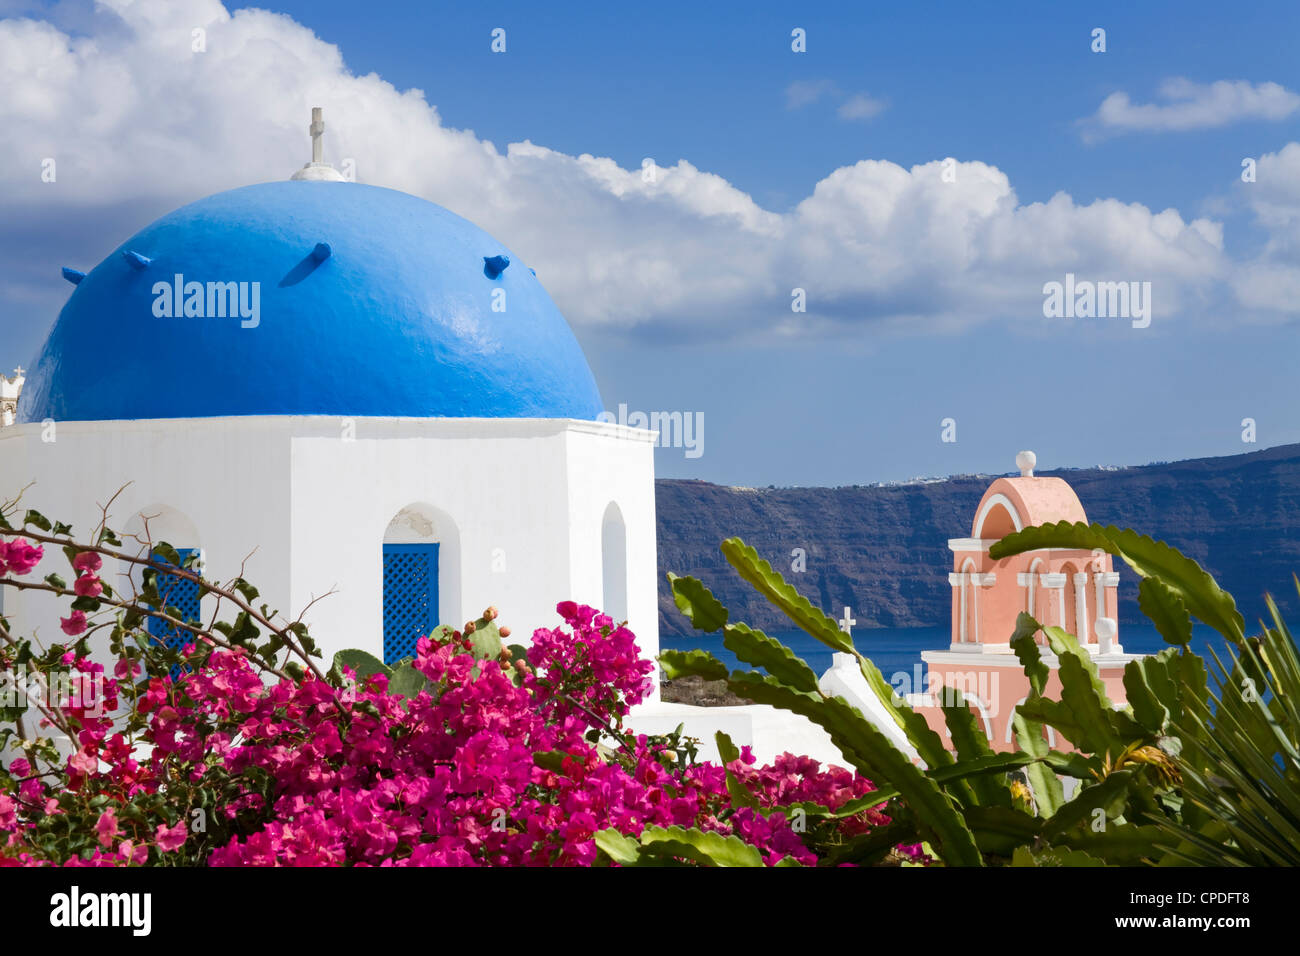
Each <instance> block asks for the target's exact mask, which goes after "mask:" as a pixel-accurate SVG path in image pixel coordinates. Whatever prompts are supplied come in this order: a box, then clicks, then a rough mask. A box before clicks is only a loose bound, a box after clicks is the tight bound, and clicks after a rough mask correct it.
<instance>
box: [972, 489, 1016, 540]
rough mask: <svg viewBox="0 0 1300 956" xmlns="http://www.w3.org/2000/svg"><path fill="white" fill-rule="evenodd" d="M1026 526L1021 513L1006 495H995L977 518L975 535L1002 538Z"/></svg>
mask: <svg viewBox="0 0 1300 956" xmlns="http://www.w3.org/2000/svg"><path fill="white" fill-rule="evenodd" d="M1023 528H1024V522H1023V521H1021V520H1020V513H1019V512H1018V511H1016V506H1015V505H1014V504H1012V503H1011V499H1010V498H1008V497H1007V496H1006V495H993V496H992V497H990V498H989V500H988V501H986V502H984V507H982V508H981V509H980V513H979V515H977V516H976V519H975V528H974V531H975V537H976V538H988V539H1000V538H1005V537H1006V536H1007V535H1009V534H1011V533H1012V532H1013V531H1020V530H1021V529H1023Z"/></svg>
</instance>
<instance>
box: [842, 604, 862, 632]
mask: <svg viewBox="0 0 1300 956" xmlns="http://www.w3.org/2000/svg"><path fill="white" fill-rule="evenodd" d="M857 623H858V622H857V621H855V620H854V619H853V618H851V617H850V616H849V609H848V608H847V607H846V608H845V609H844V618H843V619H842V620H841V621H840V630H841V631H843V632H844V633H845V634H847V635H849V637H852V636H853V625H854V624H857Z"/></svg>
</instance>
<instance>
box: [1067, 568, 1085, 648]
mask: <svg viewBox="0 0 1300 956" xmlns="http://www.w3.org/2000/svg"><path fill="white" fill-rule="evenodd" d="M1060 570H1061V573H1062V574H1064V575H1065V593H1064V595H1063V597H1064V599H1065V600H1064V602H1063V603H1064V605H1065V620H1064V621H1062V622H1061V627H1063V628H1065V629H1066V630H1067V631H1069V632H1070V633H1071V634H1073V635H1074V636H1075V637H1077V638H1078V639H1079V643H1080V644H1086V643H1088V632H1087V631H1086V630H1084V631H1082V632H1080V630H1079V623H1080V620H1079V604H1078V590H1077V589H1076V588H1075V586H1074V576H1075V575H1076V574H1077V573H1078V571H1079V569H1078V568H1077V567H1075V565H1074V563H1073V562H1071V561H1066V562H1065V563H1064V564H1062V565H1061V569H1060ZM1087 613H1088V612H1087V595H1086V594H1085V595H1084V614H1085V615H1086V614H1087ZM1085 620H1086V618H1085Z"/></svg>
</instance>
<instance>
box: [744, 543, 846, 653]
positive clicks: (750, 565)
mask: <svg viewBox="0 0 1300 956" xmlns="http://www.w3.org/2000/svg"><path fill="white" fill-rule="evenodd" d="M722 554H723V556H724V557H725V558H726V559H727V561H728V562H730V564H731V566H732V567H733V568H735V569H736V572H737V573H738V574H739V575H740V576H741V577H742V578H744V579H745V580H746V581H748V582H749V583H750V584H751V585H753V586H754V588H755V589H756V590H757V591H758V592H759V593H760V594H762V595H763V596H764V597H765V598H767V599H768V601H770V602H771V603H772V604H774V605H776V606H777V607H778V608H780V609H781V610H782V611H784V612H785V614H786V616H787V617H789V618H790V620H792V621H794V623H795V624H797V625H798V626H799V627H800V628H802V629H803V630H805V631H807V632H808V633H809V634H811V635H812V636H813V637H815V638H817V640H819V641H821V642H822V643H823V644H825V645H826V646H827V647H830V648H833V649H834V650H837V651H844V652H845V653H852V652H853V641H852V640H850V639H849V636H848V635H847V634H845V633H844V632H843V631H842V630H840V626H839V623H838V622H837V621H835V620H834V619H832V618H830V617H827V616H826V614H825V613H824V612H823V611H821V610H820V609H818V608H815V607H813V605H812V602H810V601H809V600H808V599H807V598H806V597H804V596H803V595H802V594H800V593H799V592H798V591H797V590H795V589H794V587H793V586H791V585H790V584H789V583H787V582H786V580H785V578H783V577H781V575H780V574H778V573H777V572H776V571H774V570H772V566H771V565H770V564H768V563H767V562H766V561H764V560H763V559H762V558H760V557H759V556H758V552H757V551H755V550H754V549H753V548H751V547H750V546H749V545H747V544H745V542H744V541H741V540H740V539H739V538H728V539H727V540H726V541H724V542H722Z"/></svg>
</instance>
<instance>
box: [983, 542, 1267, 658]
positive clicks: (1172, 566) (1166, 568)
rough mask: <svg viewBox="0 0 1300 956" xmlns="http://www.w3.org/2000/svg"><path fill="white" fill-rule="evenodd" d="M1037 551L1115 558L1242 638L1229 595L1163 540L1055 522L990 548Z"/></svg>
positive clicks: (1232, 637) (992, 552)
mask: <svg viewBox="0 0 1300 956" xmlns="http://www.w3.org/2000/svg"><path fill="white" fill-rule="evenodd" d="M1038 548H1079V549H1082V550H1085V551H1093V550H1097V549H1100V550H1102V551H1106V552H1108V553H1110V554H1114V555H1118V556H1119V557H1121V558H1123V559H1124V561H1125V562H1126V563H1127V564H1128V565H1129V567H1131V568H1133V570H1135V571H1137V573H1138V574H1140V575H1142V576H1143V577H1153V578H1159V579H1160V580H1161V581H1162V582H1163V583H1164V584H1165V585H1167V586H1168V587H1169V588H1170V589H1172V590H1173V591H1174V592H1175V593H1176V594H1177V595H1178V597H1179V599H1180V600H1181V601H1182V603H1183V606H1184V607H1185V608H1186V609H1187V610H1188V611H1190V612H1191V613H1192V614H1195V615H1196V616H1197V617H1198V618H1200V619H1201V620H1202V621H1204V622H1205V623H1206V624H1208V625H1210V626H1211V627H1213V628H1214V629H1215V630H1216V631H1218V632H1219V633H1220V634H1222V635H1223V636H1224V637H1226V638H1227V639H1228V640H1229V641H1232V642H1233V643H1240V642H1241V641H1242V640H1243V638H1244V637H1245V626H1246V622H1245V619H1244V618H1242V616H1241V612H1240V611H1238V610H1237V604H1236V602H1235V601H1234V600H1233V599H1232V595H1231V594H1229V593H1228V592H1227V591H1224V590H1223V589H1222V588H1221V587H1219V583H1218V582H1217V581H1215V580H1214V578H1213V577H1212V576H1211V575H1210V574H1208V573H1206V571H1205V569H1204V568H1202V567H1201V566H1200V565H1199V564H1197V563H1196V562H1195V561H1193V560H1192V559H1191V558H1188V557H1186V556H1185V555H1183V554H1181V553H1179V551H1178V550H1177V549H1175V548H1171V547H1170V546H1169V545H1167V544H1165V543H1164V542H1163V541H1153V540H1152V539H1151V538H1149V537H1147V536H1146V535H1140V534H1138V533H1137V532H1135V531H1129V530H1120V529H1119V528H1116V527H1114V526H1113V525H1110V526H1107V527H1102V526H1101V525H1097V524H1093V525H1086V524H1083V523H1082V522H1076V523H1073V524H1072V523H1070V522H1068V521H1059V522H1056V523H1055V524H1045V525H1036V526H1033V527H1029V528H1025V529H1024V530H1023V531H1017V532H1015V533H1013V534H1010V535H1007V536H1006V537H1005V538H1003V539H1002V540H1001V541H999V542H997V543H996V544H994V545H993V546H992V547H991V548H989V556H990V557H991V558H993V559H994V560H1001V559H1002V558H1006V557H1010V556H1011V555H1013V554H1023V553H1024V552H1026V551H1033V550H1036V549H1038Z"/></svg>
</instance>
